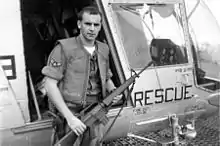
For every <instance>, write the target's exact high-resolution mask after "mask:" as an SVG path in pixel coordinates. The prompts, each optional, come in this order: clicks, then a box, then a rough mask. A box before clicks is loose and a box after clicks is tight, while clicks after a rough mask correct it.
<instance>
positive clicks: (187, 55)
mask: <svg viewBox="0 0 220 146" xmlns="http://www.w3.org/2000/svg"><path fill="white" fill-rule="evenodd" d="M150 1H151V0H150ZM111 2H112V3H111V6H110V7H109V8H110V13H111V14H110V15H111V16H112V19H113V20H114V19H118V18H117V16H115V15H116V14H115V12H114V5H115V4H121V5H130V3H129V2H131V1H126V2H128V3H126V4H123V2H125V1H123V0H121V1H119V2H118V1H117V2H116V1H114V0H112V1H111ZM141 2H142V1H141ZM144 2H145V3H146V2H148V1H144ZM139 3H140V2H139V1H138V2H135V4H139ZM168 3H175V4H179V7H180V11H183V10H182V9H183V1H182V0H178V1H168ZM131 4H134V3H131ZM142 4H143V3H142ZM162 4H164V3H162ZM181 5H182V6H181ZM131 11H132V10H131ZM132 13H134V11H133V12H132ZM182 13H184V12H180V15H181V14H182ZM177 18H179V17H177ZM177 18H175V19H177ZM176 21H178V19H177V20H176ZM182 23H183V24H182V29H181V30H180V31H181V32H182V41H183V45H184V46H185V47H181V49H182V50H181V51H182V54H183V56H184V61H182V62H180V63H176V64H169V65H174V66H176V65H177V64H178V65H182V64H188V63H190V62H191V61H190V60H189V58H190V56H191V54H190V51H189V50H190V49H187V48H190V47H189V46H190V45H189V41H188V39H187V38H186V37H188V34H187V30H188V29H186V28H185V29H184V27H186V25H185V22H182ZM119 24H120V23H119ZM178 24H179V23H178ZM113 25H114V26H113V27H114V28H115V29H116V32H117V37H118V38H119V43H120V46H122V48H123V54H124V58H125V60H126V62H127V66H129V68H132V69H139V68H142V67H143V66H144V65H146V64H147V63H148V62H144V63H143V62H142V65H137V66H133V65H132V62H131V61H130V60H129V56H128V55H127V54H126V47H125V46H124V44H123V38H122V37H123V35H122V32H121V30H120V26H119V25H116V24H113ZM179 25H180V24H179ZM179 25H178V27H180V26H179ZM150 34H152V33H151V32H150ZM134 42H135V41H134ZM128 46H129V45H128ZM148 47H149V45H148ZM138 49H140V48H137V52H138ZM131 50H132V49H130V51H131ZM139 54H142V53H140V52H139ZM142 55H143V54H142ZM130 56H132V55H130ZM132 57H134V56H132ZM139 58H141V57H139ZM136 64H138V63H136ZM164 66H167V65H161V66H156V67H164ZM150 68H151V67H150Z"/></svg>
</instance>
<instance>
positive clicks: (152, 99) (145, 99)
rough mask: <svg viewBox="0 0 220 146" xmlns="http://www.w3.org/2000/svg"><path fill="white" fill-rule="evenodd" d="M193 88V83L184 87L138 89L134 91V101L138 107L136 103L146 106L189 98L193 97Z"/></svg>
mask: <svg viewBox="0 0 220 146" xmlns="http://www.w3.org/2000/svg"><path fill="white" fill-rule="evenodd" d="M191 88H192V85H186V86H182V87H169V88H165V89H152V90H146V91H136V92H134V98H133V103H134V106H135V107H136V105H140V106H145V105H152V104H160V103H167V102H173V101H180V100H187V99H190V98H192V95H190V89H191Z"/></svg>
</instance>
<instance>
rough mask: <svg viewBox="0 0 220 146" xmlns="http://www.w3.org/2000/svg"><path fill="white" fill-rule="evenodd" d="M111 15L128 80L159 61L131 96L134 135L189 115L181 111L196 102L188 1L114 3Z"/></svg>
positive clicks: (110, 21)
mask: <svg viewBox="0 0 220 146" xmlns="http://www.w3.org/2000/svg"><path fill="white" fill-rule="evenodd" d="M106 9H107V10H108V11H106V15H107V19H108V22H109V24H110V28H111V30H112V32H113V37H114V40H115V44H116V46H117V48H116V49H117V52H118V55H119V58H120V62H121V64H122V68H123V70H124V73H125V76H126V78H127V79H128V78H129V77H130V76H131V75H132V71H131V70H133V71H135V72H138V71H140V70H141V69H142V68H144V67H145V66H146V65H147V64H148V63H149V62H151V61H153V65H152V66H150V67H149V68H148V69H146V70H145V71H144V72H143V73H142V74H141V75H140V77H139V78H138V79H137V80H136V83H135V86H134V89H133V92H132V94H131V96H132V99H131V105H133V107H135V108H131V110H132V114H133V119H132V120H131V125H134V126H132V128H131V129H130V131H136V130H137V131H139V132H140V131H141V130H144V129H145V128H143V126H144V122H143V121H147V120H150V119H153V118H154V119H155V118H160V117H162V116H164V115H168V114H170V113H171V112H172V113H179V112H183V109H181V107H180V106H179V105H180V104H182V103H183V102H184V103H185V102H187V103H189V102H190V100H189V99H191V98H192V89H193V78H192V77H193V74H192V67H193V66H192V60H191V59H190V58H191V57H190V56H191V54H190V53H189V52H188V51H187V50H189V49H190V45H189V41H188V31H187V30H188V28H187V24H186V17H185V9H184V3H183V1H182V0H176V1H175V0H173V1H170V0H168V1H166V0H164V1H163V2H157V3H155V1H152V0H138V1H132V0H117V1H116V0H111V1H110V5H106ZM113 22H114V23H113ZM172 103H176V104H172ZM170 104H172V106H169V105H170ZM146 114H147V116H144V115H146ZM141 122H142V123H141ZM135 125H136V126H135ZM138 125H139V126H138ZM148 128H150V127H148ZM154 128H155V127H154Z"/></svg>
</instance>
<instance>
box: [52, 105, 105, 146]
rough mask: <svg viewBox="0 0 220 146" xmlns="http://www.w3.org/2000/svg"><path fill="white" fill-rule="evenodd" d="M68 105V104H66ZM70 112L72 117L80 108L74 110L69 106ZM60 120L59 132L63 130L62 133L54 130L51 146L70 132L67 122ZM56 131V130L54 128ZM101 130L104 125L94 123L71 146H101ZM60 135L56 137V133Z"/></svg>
mask: <svg viewBox="0 0 220 146" xmlns="http://www.w3.org/2000/svg"><path fill="white" fill-rule="evenodd" d="M67 105H68V104H67ZM68 107H69V108H70V110H71V111H72V112H73V114H74V115H77V113H79V111H80V110H81V109H80V108H76V107H74V106H69V105H68ZM60 119H61V122H60V123H61V125H62V126H61V128H59V129H60V130H63V132H60V130H58V131H56V130H54V133H53V134H52V145H53V144H55V143H56V142H55V141H57V140H58V139H60V138H61V137H62V136H64V135H65V134H67V133H68V131H70V130H71V129H70V127H69V126H68V124H67V122H66V121H65V119H64V118H63V117H60ZM55 129H56V128H55ZM103 130H104V125H103V124H101V123H98V122H97V123H95V124H94V125H93V126H92V127H89V128H88V130H86V132H84V134H83V135H81V136H79V137H78V138H77V140H76V142H75V143H74V144H73V146H102V144H101V143H100V141H101V139H102V138H103ZM58 132H59V133H61V136H57V133H58Z"/></svg>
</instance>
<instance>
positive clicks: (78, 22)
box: [77, 20, 81, 29]
mask: <svg viewBox="0 0 220 146" xmlns="http://www.w3.org/2000/svg"><path fill="white" fill-rule="evenodd" d="M77 26H78V28H79V29H81V21H79V20H78V21H77Z"/></svg>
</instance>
